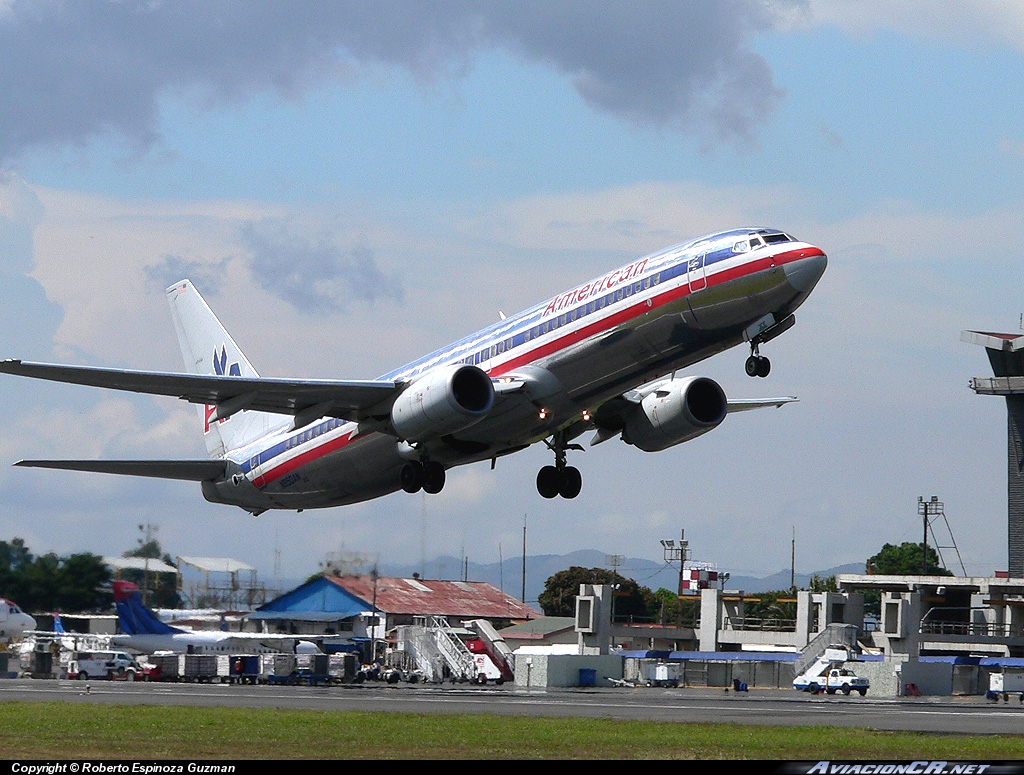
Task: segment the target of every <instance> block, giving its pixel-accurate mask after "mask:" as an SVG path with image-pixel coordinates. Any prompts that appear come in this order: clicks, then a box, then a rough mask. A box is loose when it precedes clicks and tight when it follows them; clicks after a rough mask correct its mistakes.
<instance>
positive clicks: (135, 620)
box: [110, 581, 303, 654]
mask: <svg viewBox="0 0 1024 775" xmlns="http://www.w3.org/2000/svg"><path fill="white" fill-rule="evenodd" d="M114 605H115V606H116V607H117V621H118V624H119V625H120V629H121V634H119V635H112V636H110V644H111V645H112V646H118V647H120V648H126V649H130V650H132V651H137V652H140V653H143V654H154V653H156V652H171V653H174V654H241V653H245V654H277V653H281V652H282V651H295V650H296V647H297V645H298V644H300V643H302V642H303V641H302V640H301V639H300V638H298V637H296V636H293V635H271V634H266V633H257V632H222V631H220V630H184V629H182V628H180V627H172V626H171V625H169V624H166V623H165V622H162V621H161V620H160V618H159V617H158V616H157V615H156V614H155V613H154V612H153V611H151V610H150V609H149V608H147V607H146V604H145V603H143V602H142V595H141V594H140V593H139V588H138V586H137V585H136V584H133V583H132V582H130V581H115V582H114Z"/></svg>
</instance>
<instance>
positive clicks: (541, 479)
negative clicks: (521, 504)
mask: <svg viewBox="0 0 1024 775" xmlns="http://www.w3.org/2000/svg"><path fill="white" fill-rule="evenodd" d="M544 443H545V444H547V445H548V449H550V450H552V451H553V452H554V453H555V464H554V465H553V466H544V467H543V468H542V469H540V471H539V472H538V473H537V492H539V493H540V494H541V496H542V497H544V498H554V497H555V496H556V495H561V496H562V497H563V498H568V499H570V500H571V499H572V498H575V497H576V496H577V495H579V494H580V490H581V489H583V475H582V474H580V470H579V469H578V468H574V467H573V466H570V465H566V462H565V451H566V450H567V449H578V450H580V451H581V452H582V451H583V447H581V446H580V445H579V444H567V443H566V439H565V432H564V431H559V432H558V433H556V434H555V435H554V436H552V437H551V441H547V440H545V441H544Z"/></svg>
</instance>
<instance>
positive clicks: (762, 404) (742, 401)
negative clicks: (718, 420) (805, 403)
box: [726, 396, 800, 414]
mask: <svg viewBox="0 0 1024 775" xmlns="http://www.w3.org/2000/svg"><path fill="white" fill-rule="evenodd" d="M799 400H800V399H799V398H797V397H796V396H782V397H781V398H732V399H730V400H729V402H728V408H727V409H726V411H728V412H729V413H730V414H731V413H732V412H747V411H749V410H751V409H765V408H767V407H769V406H774V407H775V408H776V409H778V408H779V407H780V406H782V405H783V404H791V403H793V402H794V401H799Z"/></svg>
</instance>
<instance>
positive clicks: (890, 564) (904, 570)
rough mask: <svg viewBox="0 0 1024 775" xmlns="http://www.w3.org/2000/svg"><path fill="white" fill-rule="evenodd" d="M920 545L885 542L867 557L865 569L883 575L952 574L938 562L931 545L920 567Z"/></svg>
mask: <svg viewBox="0 0 1024 775" xmlns="http://www.w3.org/2000/svg"><path fill="white" fill-rule="evenodd" d="M922 554H923V550H922V545H921V544H919V543H917V544H915V543H910V542H904V543H902V544H900V545H899V546H896V545H895V544H885V546H883V547H882V550H881V551H880V552H879V553H878V554H876V555H873V556H871V557H868V561H867V563H866V569H867V572H868V573H869V574H872V575H884V576H952V575H953V574H952V573H950V572H949V571H948V570H946V569H945V568H943V567H942V566H941V565H940V564H939V555H938V552H936V551H935V549H933V548H932V547H931V546H929V547H928V549H927V554H926V555H924V559H925V564H924V568H923V569H922V567H921V560H922Z"/></svg>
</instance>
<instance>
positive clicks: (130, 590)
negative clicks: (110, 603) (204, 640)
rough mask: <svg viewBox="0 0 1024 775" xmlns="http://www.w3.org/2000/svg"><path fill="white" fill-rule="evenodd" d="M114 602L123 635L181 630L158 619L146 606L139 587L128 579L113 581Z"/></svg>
mask: <svg viewBox="0 0 1024 775" xmlns="http://www.w3.org/2000/svg"><path fill="white" fill-rule="evenodd" d="M114 604H115V605H116V606H117V623H118V624H119V625H120V626H121V632H122V633H124V634H125V635H173V634H174V633H177V632H181V630H179V629H178V628H177V627H171V626H170V625H169V624H165V623H164V622H162V621H160V619H159V618H158V617H157V615H156V614H155V613H153V612H152V611H150V610H149V609H148V608H146V604H145V603H143V602H142V595H140V594H139V588H138V587H137V586H136V585H135V584H133V583H132V582H130V581H115V582H114Z"/></svg>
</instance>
